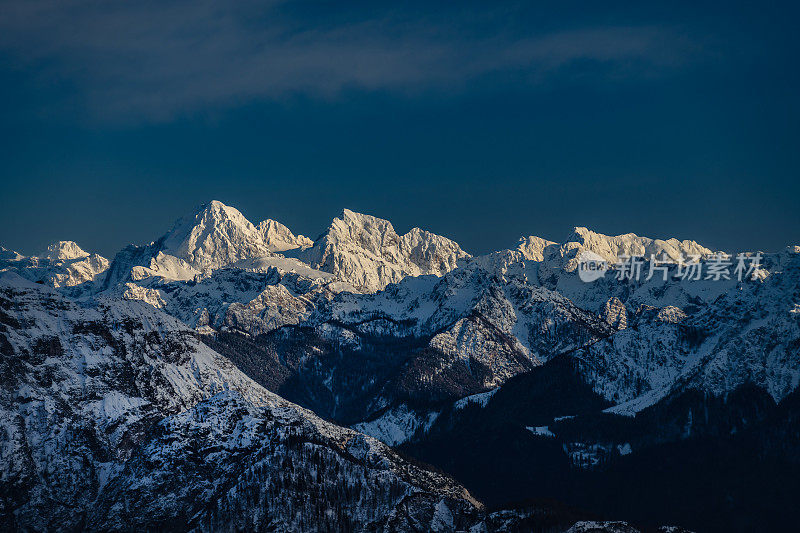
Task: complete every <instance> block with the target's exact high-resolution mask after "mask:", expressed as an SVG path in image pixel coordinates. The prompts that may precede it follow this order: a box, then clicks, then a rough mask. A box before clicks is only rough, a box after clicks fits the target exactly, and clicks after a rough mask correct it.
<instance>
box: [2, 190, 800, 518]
mask: <svg viewBox="0 0 800 533" xmlns="http://www.w3.org/2000/svg"><path fill="white" fill-rule="evenodd" d="M737 252H744V251H742V250H739V251H737ZM756 252H757V251H751V252H748V255H746V256H744V257H746V258H747V259H748V260H750V262H749V265H750V266H751V268H749V269H748V271H747V272H746V273H745V275H744V276H736V275H733V269H734V268H735V267H736V259H735V255H734V257H733V258H732V261H731V263H732V264H731V265H730V266H731V275H725V276H714V277H711V276H701V277H699V279H695V278H691V277H689V278H687V277H686V276H685V275H682V274H683V270H684V269H685V268H686V265H685V264H684V263H683V262H682V258H683V257H685V256H693V257H696V258H699V264H700V265H701V266H705V267H707V268H708V269H712V270H713V267H714V264H715V263H718V262H719V257H720V256H719V255H718V254H717V252H714V251H712V250H710V249H708V248H706V247H704V246H702V245H701V244H698V243H697V242H694V241H688V240H684V241H679V240H676V239H667V240H659V239H650V238H646V237H639V236H637V235H634V234H626V235H619V236H606V235H602V234H599V233H595V232H593V231H591V230H589V229H586V228H581V227H578V228H574V230H573V231H572V233H571V234H569V235H568V236H567V237H566V239H564V240H563V241H562V242H552V241H549V240H546V239H542V238H539V237H534V236H529V237H524V238H522V239H520V241H519V243H518V244H517V245H516V246H514V247H512V248H509V249H503V250H500V251H497V252H494V253H491V254H488V255H482V256H472V255H470V254H469V253H467V252H466V251H464V250H463V249H462V248H461V247H460V246H459V245H458V244H457V243H456V242H454V241H452V240H450V239H448V238H446V237H442V236H439V235H436V234H433V233H430V232H428V231H425V230H422V229H419V228H413V229H411V230H410V231H408V232H407V233H405V234H402V235H401V234H399V233H398V232H397V231H396V230H395V229H394V227H393V226H392V224H391V223H390V222H389V221H387V220H382V219H380V218H376V217H373V216H369V215H364V214H359V213H355V212H353V211H350V210H347V209H345V210H344V211H343V212H342V214H341V215H340V216H338V217H336V218H335V219H333V221H332V222H331V224H330V226H329V227H328V228H327V229H326V230H325V231H324V232H323V233H322V235H321V236H320V237H318V238H317V239H316V240H314V241H312V240H311V239H309V238H307V237H304V236H302V235H295V234H294V233H292V231H291V230H290V229H289V228H287V227H286V226H284V225H283V224H281V223H280V222H277V221H275V220H265V221H263V222H260V223H258V224H253V223H252V222H250V221H249V220H247V218H245V217H244V215H242V213H240V212H239V211H238V210H236V209H235V208H233V207H229V206H226V205H224V204H222V203H221V202H218V201H213V202H210V203H208V204H206V205H204V206H201V207H200V208H199V209H198V210H197V211H196V212H195V213H192V214H190V215H189V216H186V217H184V218H182V219H180V220H179V221H178V222H177V223H176V224H175V225H174V226H173V227H172V228H171V229H170V230H169V231H167V232H166V233H165V234H164V235H162V236H161V237H159V238H158V239H156V240H154V241H153V242H151V243H149V244H146V245H142V246H134V245H131V246H128V247H126V248H124V249H122V250H121V251H120V252H118V253H117V254H116V256H115V257H113V258H110V259H107V258H104V257H101V256H100V255H97V254H93V253H90V252H86V251H84V250H82V249H81V248H80V247H79V246H78V245H77V244H76V243H74V242H71V241H60V242H57V243H55V244H53V245H51V246H50V247H48V249H47V250H45V251H44V252H42V253H41V254H40V255H37V256H32V257H26V256H23V255H22V254H20V253H17V252H14V251H11V250H7V249H5V248H0V376H2V385H3V386H2V390H1V391H0V420H1V421H2V431H0V465H2V473H0V524H2V526H3V529H4V530H24V531H28V530H34V531H74V530H91V531H98V530H141V529H146V530H181V531H182V530H193V531H218V530H222V531H234V530H237V531H238V530H259V531H470V532H474V533H479V532H493V531H543V532H544V531H546V532H561V531H571V532H576V533H577V532H589V531H611V532H636V531H664V532H666V531H672V532H679V531H686V530H690V531H720V532H722V531H725V532H728V531H791V530H795V529H796V527H797V510H796V507H797V503H796V502H797V500H798V497H800V391H798V385H800V246H794V247H788V248H786V249H784V250H781V251H778V252H777V253H758V254H756ZM587 254H588V255H587ZM587 256H590V257H593V258H596V259H598V260H600V261H602V262H604V264H605V265H616V264H617V263H618V262H619V261H621V260H622V259H624V258H626V257H629V256H644V257H645V258H650V257H652V256H654V257H656V258H658V259H659V261H658V262H656V261H651V260H649V259H648V260H645V261H644V263H643V264H642V265H641V267H642V271H643V275H642V276H639V277H634V276H620V275H616V274H618V272H617V269H618V266H612V267H611V270H609V271H608V272H606V275H604V276H602V275H601V276H599V279H596V280H594V281H592V282H586V281H583V278H582V276H581V274H582V272H581V271H580V269H581V265H582V262H581V261H582V260H583V259H582V258H585V257H587ZM756 257H757V258H758V259H759V261H755V260H754V259H755V258H756ZM717 266H718V265H717ZM712 270H708V271H712ZM654 271H655V272H656V274H655V275H648V274H652V273H653V272H654ZM740 274H741V273H740ZM707 277H708V278H711V279H706V278H707Z"/></svg>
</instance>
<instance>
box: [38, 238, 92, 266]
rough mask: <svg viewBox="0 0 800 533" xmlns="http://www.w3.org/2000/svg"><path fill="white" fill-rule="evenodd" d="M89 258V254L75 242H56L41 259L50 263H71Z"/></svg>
mask: <svg viewBox="0 0 800 533" xmlns="http://www.w3.org/2000/svg"><path fill="white" fill-rule="evenodd" d="M88 256H89V252H86V251H84V250H83V249H82V248H81V247H80V246H78V244H77V243H76V242H75V241H56V242H54V243H53V244H51V245H50V246H48V247H47V250H45V252H44V253H42V254H41V255H40V256H39V257H42V258H45V259H49V260H50V261H70V260H73V259H82V258H84V257H88Z"/></svg>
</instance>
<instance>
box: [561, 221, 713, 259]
mask: <svg viewBox="0 0 800 533" xmlns="http://www.w3.org/2000/svg"><path fill="white" fill-rule="evenodd" d="M564 248H565V251H566V250H570V249H575V248H582V249H585V250H589V251H591V252H594V253H596V254H597V255H599V256H600V257H602V258H603V259H605V260H606V261H608V262H610V263H615V262H616V261H617V260H618V258H619V257H620V256H623V255H628V256H650V255H651V254H652V255H655V256H656V257H658V258H659V259H660V258H662V257H665V258H667V259H669V260H671V261H678V260H679V259H680V258H681V255H684V256H691V255H700V256H705V255H708V254H711V253H713V252H712V251H711V250H709V249H708V248H706V247H704V246H701V245H700V244H698V243H697V242H695V241H690V240H683V241H679V240H678V239H674V238H672V239H667V240H661V239H650V238H648V237H639V236H638V235H636V234H634V233H626V234H624V235H615V236H610V235H603V234H602V233H596V232H594V231H592V230H590V229H588V228H585V227H576V228H575V229H574V230H573V232H572V235H570V237H569V238H568V239H567V242H566V244H564Z"/></svg>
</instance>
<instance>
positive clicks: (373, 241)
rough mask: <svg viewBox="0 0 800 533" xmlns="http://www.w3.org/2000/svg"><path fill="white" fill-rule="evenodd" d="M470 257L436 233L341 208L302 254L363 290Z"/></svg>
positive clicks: (443, 270)
mask: <svg viewBox="0 0 800 533" xmlns="http://www.w3.org/2000/svg"><path fill="white" fill-rule="evenodd" d="M468 257H470V256H469V254H467V253H466V252H464V251H463V250H462V249H461V247H460V246H459V245H458V244H457V243H455V242H453V241H451V240H450V239H447V238H445V237H442V236H440V235H436V234H434V233H430V232H428V231H424V230H421V229H419V228H414V229H412V230H411V231H409V232H408V233H406V234H405V235H402V236H401V235H398V234H397V232H396V231H395V230H394V227H393V226H392V224H391V222H389V221H388V220H383V219H380V218H376V217H373V216H370V215H362V214H360V213H355V212H353V211H350V210H349V209H345V210H344V212H343V213H342V215H341V216H340V217H338V218H335V219H333V222H332V223H331V226H330V228H328V231H327V233H326V234H325V235H323V236H322V237H321V238H320V239H319V240H317V242H316V243H314V246H313V247H311V248H310V249H309V250H307V251H306V252H304V253H302V254H301V255H300V258H301V259H303V260H304V261H306V262H307V263H309V264H310V265H311V266H312V267H314V268H318V269H320V270H324V271H326V272H330V273H332V274H334V275H336V276H337V277H339V278H340V279H342V280H343V281H346V282H348V283H350V284H352V285H353V286H354V287H356V288H358V289H361V290H363V291H365V292H374V291H376V290H380V289H382V288H384V287H385V286H386V285H388V284H389V283H396V282H398V281H400V280H402V279H403V278H404V277H406V276H421V275H426V274H435V275H437V276H441V275H443V274H446V273H447V272H450V271H451V270H453V269H454V268H456V266H457V265H458V261H459V260H460V259H466V258H468Z"/></svg>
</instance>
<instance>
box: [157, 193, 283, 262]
mask: <svg viewBox="0 0 800 533" xmlns="http://www.w3.org/2000/svg"><path fill="white" fill-rule="evenodd" d="M160 248H161V251H162V252H164V253H165V254H168V255H173V256H175V257H177V258H179V259H182V260H184V261H186V262H187V263H188V264H190V265H191V266H192V267H194V268H196V269H198V270H201V271H203V270H209V269H216V268H220V267H223V266H225V265H229V264H231V263H235V262H236V261H239V260H241V259H249V258H252V257H259V256H264V255H271V250H270V248H269V246H267V243H266V242H264V239H263V237H262V234H261V233H260V232H259V230H258V229H257V228H256V227H255V226H254V225H253V224H252V223H251V222H250V221H249V220H247V219H246V218H245V217H244V215H242V213H240V212H239V210H237V209H235V208H233V207H230V206H227V205H225V204H223V203H222V202H220V201H217V200H214V201H211V202H209V203H208V204H205V205H203V206H201V207H200V209H199V210H198V211H197V213H196V214H194V215H193V216H189V217H185V218H182V219H181V220H179V221H178V222H177V223H176V224H175V226H174V227H173V228H172V230H170V231H169V232H168V233H167V234H166V235H164V237H162V239H161V247H160Z"/></svg>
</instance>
